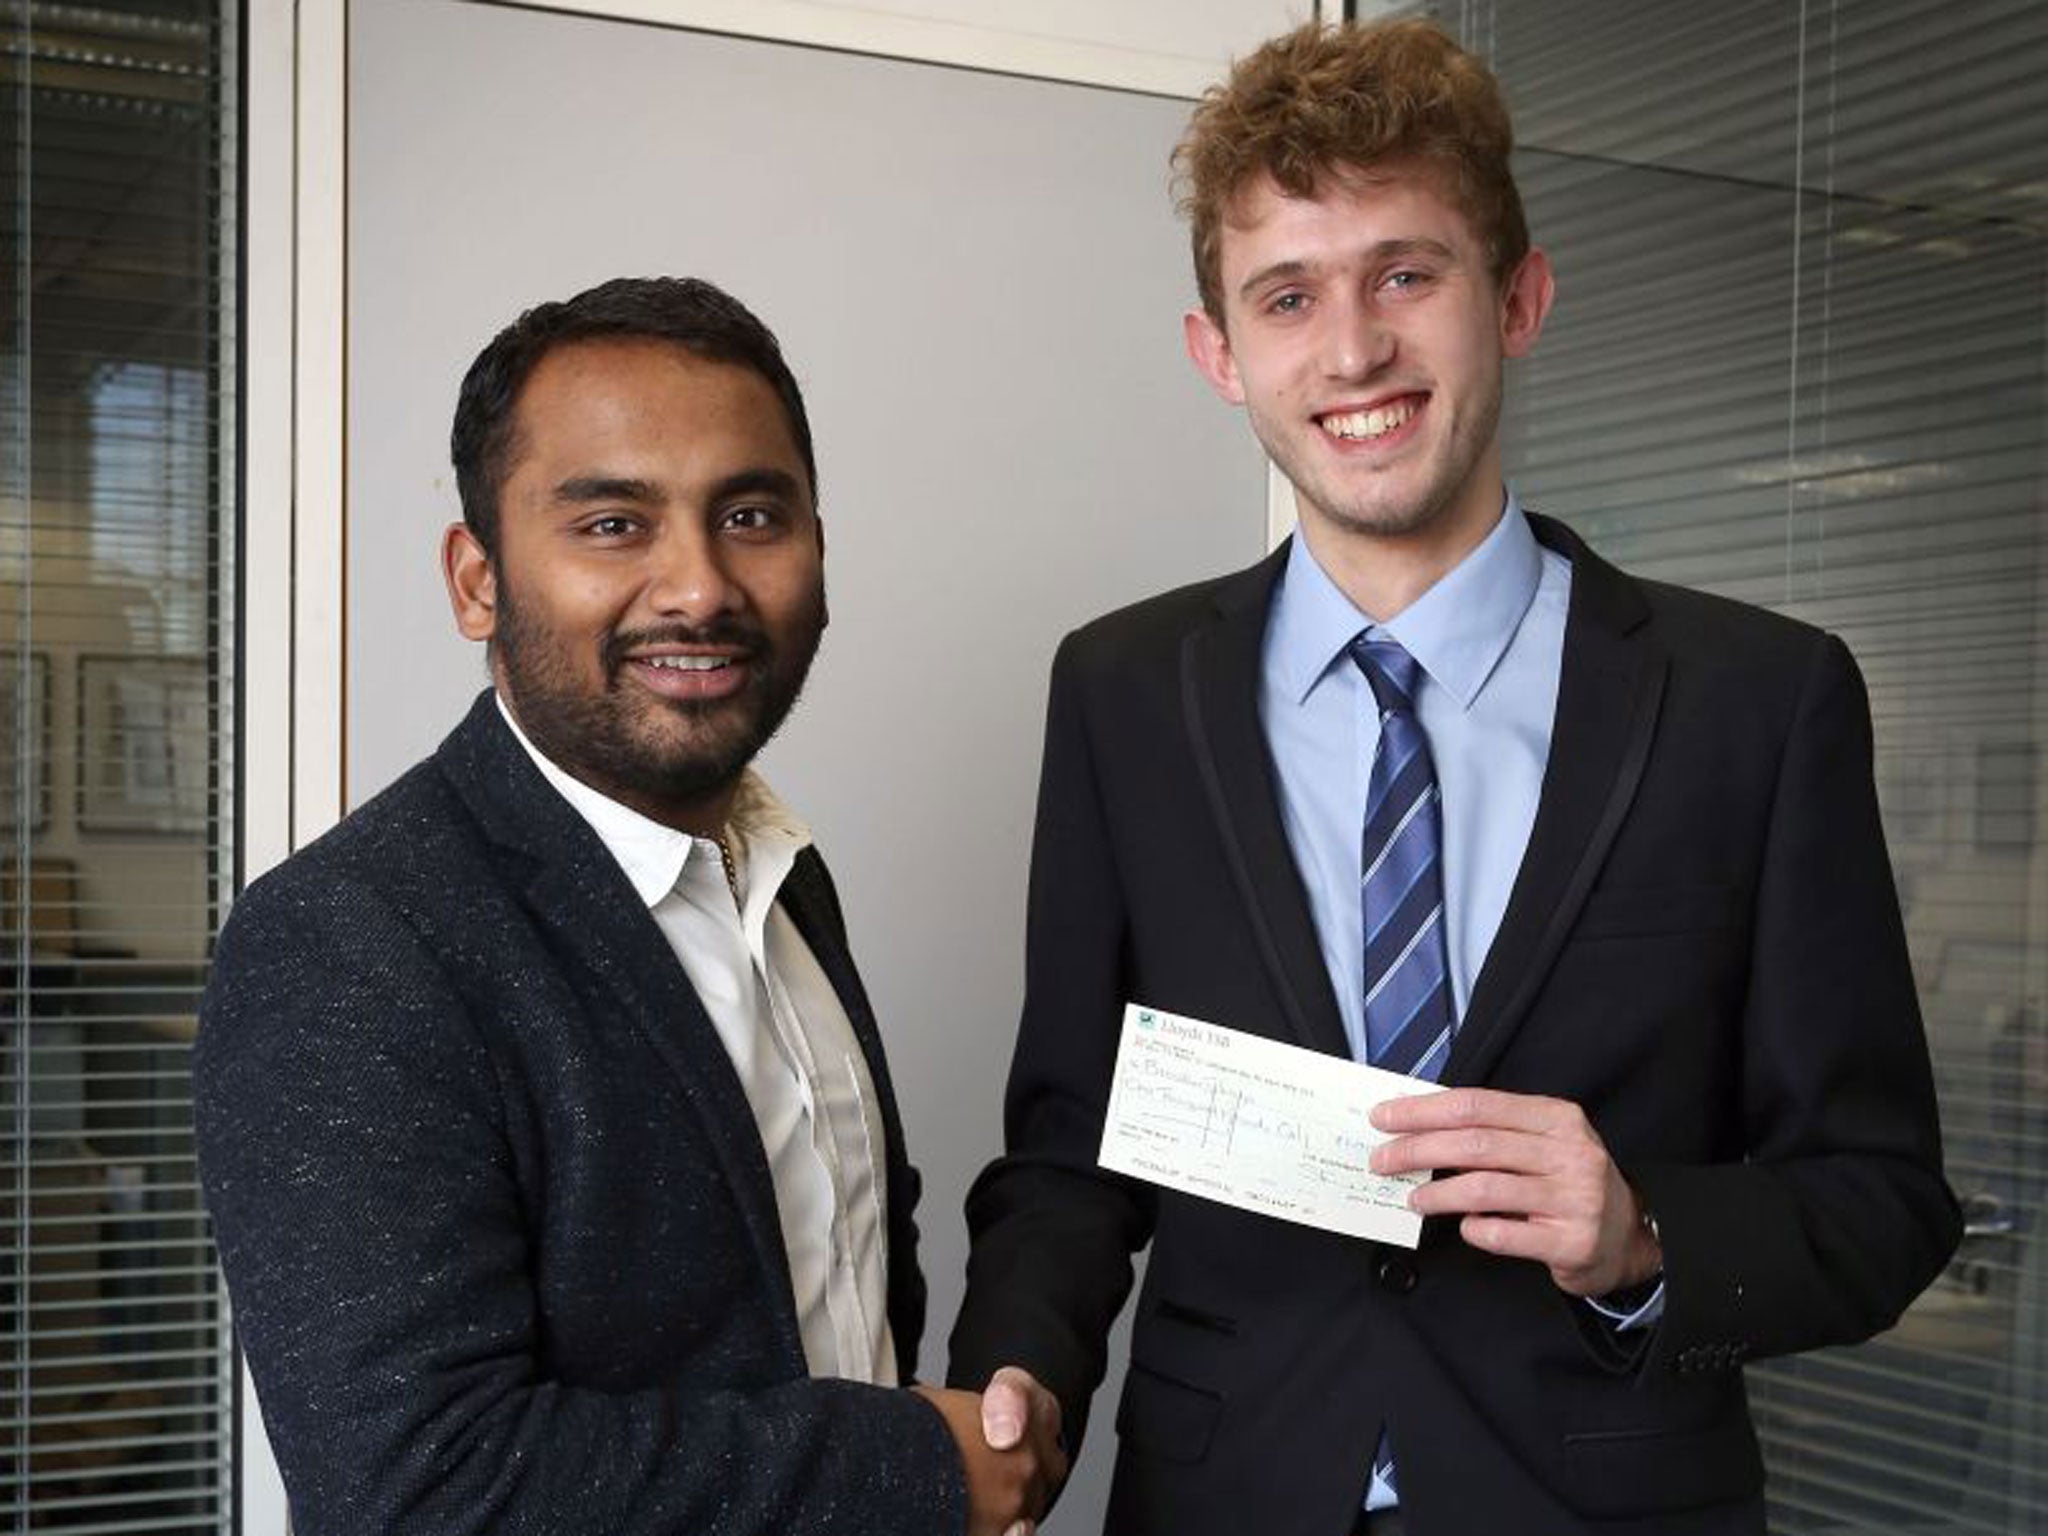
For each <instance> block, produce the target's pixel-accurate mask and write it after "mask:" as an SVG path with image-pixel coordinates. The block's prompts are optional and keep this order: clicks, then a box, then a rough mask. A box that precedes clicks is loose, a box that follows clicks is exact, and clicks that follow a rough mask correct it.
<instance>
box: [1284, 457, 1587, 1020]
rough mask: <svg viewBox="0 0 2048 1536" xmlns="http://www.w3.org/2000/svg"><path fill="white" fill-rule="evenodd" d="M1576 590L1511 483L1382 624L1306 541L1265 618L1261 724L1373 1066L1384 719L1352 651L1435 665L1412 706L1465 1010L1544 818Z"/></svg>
mask: <svg viewBox="0 0 2048 1536" xmlns="http://www.w3.org/2000/svg"><path fill="white" fill-rule="evenodd" d="M1571 589H1572V568H1571V562H1570V561H1569V560H1567V559H1565V557H1564V556H1562V555H1560V554H1557V553H1556V552H1555V551H1553V550H1547V549H1545V548H1543V546H1542V545H1540V544H1538V543H1537V542H1536V535H1535V534H1534V533H1532V532H1531V531H1530V529H1529V522H1528V519H1527V518H1525V517H1524V516H1523V515H1522V509H1521V505H1520V503H1519V502H1517V501H1516V499H1515V497H1514V496H1513V494H1512V493H1510V494H1509V496H1508V498H1507V505H1506V509H1505V511H1504V514H1503V515H1502V517H1501V519H1500V521H1499V522H1498V523H1496V524H1495V525H1494V528H1493V531H1492V532H1491V533H1489V534H1488V535H1487V536H1486V538H1485V540H1484V541H1483V542H1482V543H1481V544H1480V545H1479V547H1478V548H1477V549H1475V550H1473V551H1472V553H1471V554H1469V555H1467V556H1466V557H1465V558H1464V559H1463V560H1462V561H1460V562H1459V564H1458V565H1457V566H1456V567H1455V568H1454V569H1452V570H1451V571H1450V572H1449V574H1447V575H1445V576H1444V577H1443V578H1442V579H1441V580H1439V581H1438V582H1437V584H1436V585H1435V586H1433V587H1431V588H1430V589H1429V590H1428V591H1427V592H1425V593H1423V594H1422V596H1421V597H1419V598H1417V599H1416V600H1415V601H1414V602H1413V603H1411V604H1410V605H1409V606H1408V607H1407V608H1405V609H1403V610H1402V611H1401V613H1399V614H1398V615H1397V616H1395V617H1394V618H1393V619H1392V620H1390V621H1389V622H1387V623H1385V624H1375V623H1373V622H1372V620H1370V619H1368V618H1367V617H1366V616H1365V615H1364V614H1362V613H1360V612H1359V611H1358V609H1356V608H1355V607H1353V606H1352V603H1351V600H1350V599H1349V598H1347V597H1346V596H1345V595H1344V594H1343V593H1342V592H1341V591H1339V590H1338V588H1337V584H1336V583H1335V582H1333V581H1332V580H1331V579H1330V578H1329V576H1328V575H1326V574H1325V573H1324V571H1323V568H1322V567H1321V566H1320V565H1318V564H1316V561H1315V557H1314V556H1313V555H1312V554H1310V553H1309V548H1308V543H1307V541H1306V540H1304V539H1302V538H1300V537H1299V536H1297V537H1296V538H1295V541H1294V547H1293V549H1292V550H1291V551H1290V552H1289V554H1288V559H1287V569H1286V571H1285V572H1284V573H1283V574H1282V576H1281V578H1280V584H1279V587H1278V588H1277V589H1276V590H1275V592H1274V595H1273V602H1272V608H1271V611H1270V614H1269V615H1268V618H1267V622H1266V635H1265V643H1264V656H1263V658H1262V663H1261V673H1260V683H1259V718H1260V720H1261V722H1262V724H1263V725H1264V727H1265V732H1266V742H1267V745H1268V746H1269V747H1270V748H1271V749H1272V754H1273V764H1274V768H1275V769H1276V771H1277V773H1278V777H1279V781H1280V814H1281V820H1282V822H1283V823H1284V824H1285V826H1286V829H1287V843H1288V847H1289V848H1290V849H1292V851H1293V853H1294V863H1295V867H1296V868H1297V869H1298V870H1300V872H1301V879H1302V884H1303V885H1304V886H1305V887H1306V888H1307V891H1308V899H1309V908H1310V910H1311V912H1312V913H1313V914H1314V917H1315V925H1316V937H1317V938H1318V940H1320V942H1321V944H1322V950H1323V963H1324V964H1325V965H1326V966H1327V967H1328V968H1329V972H1330V984H1331V986H1332V987H1333V988H1334V989H1335V991H1336V994H1337V1007H1338V1010H1339V1011H1340V1012H1341V1013H1342V1014H1343V1016H1344V1033H1345V1035H1346V1036H1347V1037H1348V1038H1349V1039H1350V1041H1351V1053H1352V1055H1354V1056H1355V1057H1357V1058H1358V1060H1360V1061H1364V1060H1365V1059H1366V1051H1365V997H1364V966H1365V934H1364V928H1363V921H1364V919H1363V914H1362V912H1361V910H1360V902H1361V893H1360V888H1359V869H1358V855H1359V838H1360V836H1361V834H1362V832H1363V830H1364V827H1365V796H1366V782H1367V780H1368V778H1369V777H1370V775H1371V773H1372V758H1373V751H1374V749H1375V748H1376V747H1378V745H1379V736H1380V723H1379V711H1378V709H1377V708H1376V707H1375V706H1374V704H1373V697H1372V689H1371V687H1370V686H1369V685H1368V684H1367V683H1366V680H1365V675H1364V674H1363V673H1362V672H1360V671H1359V670H1358V668H1357V666H1356V665H1355V664H1354V663H1353V662H1352V660H1351V658H1350V656H1349V654H1347V648H1348V647H1349V646H1350V644H1351V642H1352V640H1353V639H1354V638H1355V637H1356V636H1357V634H1358V632H1359V631H1360V630H1361V629H1364V630H1368V631H1369V632H1371V633H1372V634H1374V635H1375V636H1379V635H1384V636H1389V637H1391V638H1392V639H1394V640H1397V641H1399V642H1400V644H1401V647H1402V649H1404V650H1405V651H1407V652H1408V654H1409V655H1411V656H1413V657H1414V658H1415V660H1416V661H1417V662H1418V663H1419V664H1420V665H1421V668H1422V678H1423V680H1422V681H1421V682H1420V683H1419V684H1418V685H1417V687H1416V696H1415V716H1416V719H1417V720H1418V721H1419V722H1420V724H1421V726H1422V729H1423V732H1424V733H1425V734H1426V735H1427V736H1428V737H1429V750H1430V755H1431V757H1432V758H1433V759H1434V760H1435V763H1436V777H1437V786H1438V789H1439V791H1440V793H1441V795H1442V797H1443V805H1442V825H1443V882H1444V920H1445V927H1444V939H1445V943H1446V945H1447V946H1448V948H1449V953H1450V965H1451V1010H1452V1015H1453V1017H1455V1018H1458V1019H1463V1018H1464V1016H1465V1007H1466V1004H1467V1003H1469V1002H1470V1001H1471V998H1472V983H1473V981H1474V979H1475V978H1477V976H1478V975H1479V968H1480V966H1481V965H1482V964H1484V963H1485V960H1486V951H1487V949H1488V948H1489V947H1490V946H1491V945H1492V943H1493V936H1494V934H1495V933H1496V932H1497V931H1498V930H1499V928H1500V920H1501V915H1502V914H1503V913H1504V912H1506V911H1507V905H1508V893H1509V892H1510V891H1511V890H1513V888H1514V884H1515V875H1516V873H1517V871H1519V870H1520V869H1521V867H1522V854H1523V852H1524V851H1525V850H1526V849H1527V848H1528V846H1529V830H1530V828H1531V827H1533V826H1534V825H1535V824H1536V801H1537V797H1538V796H1539V795H1540V794H1541V793H1542V789H1543V768H1544V764H1545V763H1547V762H1548V761H1549V760H1550V728H1551V723H1552V721H1553V720H1554V719H1555V717H1556V715H1557V685H1558V678H1559V676H1560V674H1561V672H1562V671H1563V666H1564V621H1565V611H1566V609H1567V608H1568V607H1569V605H1570V602H1571Z"/></svg>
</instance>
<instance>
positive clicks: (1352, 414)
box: [1316, 395, 1424, 443]
mask: <svg viewBox="0 0 2048 1536" xmlns="http://www.w3.org/2000/svg"><path fill="white" fill-rule="evenodd" d="M1423 399H1424V397H1423V396H1421V395H1404V396H1402V397H1401V398H1400V399H1399V400H1394V401H1390V402H1389V403H1387V404H1386V405H1379V406H1374V407H1373V408H1372V409H1371V410H1367V411H1331V412H1330V413H1328V414H1327V415H1324V416H1318V417H1317V418H1316V425H1318V426H1319V427H1321V428H1322V429H1323V430H1324V431H1325V432H1327V433H1329V434H1330V436H1332V437H1334V438H1339V439H1341V440H1342V441H1344V442H1347V443H1364V442H1371V441H1372V440H1373V439H1374V438H1379V437H1385V436H1386V435H1387V434H1388V433H1390V432H1393V431H1396V430H1398V429H1399V428H1401V427H1405V426H1407V425H1408V423H1409V422H1411V421H1413V420H1414V419H1415V415H1416V413H1417V412H1418V411H1420V410H1421V409H1422V402H1423Z"/></svg>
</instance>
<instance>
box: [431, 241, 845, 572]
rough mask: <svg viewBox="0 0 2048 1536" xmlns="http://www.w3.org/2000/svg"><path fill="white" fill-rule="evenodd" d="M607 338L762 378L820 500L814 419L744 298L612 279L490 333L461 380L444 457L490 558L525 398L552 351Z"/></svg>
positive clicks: (670, 283)
mask: <svg viewBox="0 0 2048 1536" xmlns="http://www.w3.org/2000/svg"><path fill="white" fill-rule="evenodd" d="M609 336H623V337H645V338H647V339H648V340H651V341H666V342H671V343H673V344H674V345H676V346H678V347H682V348H683V349H685V350H686V351H689V352H691V353H694V354H695V355H696V356H698V357H702V358H708V359H710V360H711V361H713V362H720V363H734V364H737V365H738V366H740V367H742V368H751V369H753V370H754V372H756V373H758V374H759V375H761V377H762V378H764V379H766V380H767V381H768V383H769V385H770V386H771V387H772V388H773V389H774V391H775V393H776V396H777V397H778V398H779V399H780V400H781V401H782V408H783V410H784V412H785V413H786V414H787V415H788V417H789V430H790V435H791V436H793V437H794V438H795V439H796V447H797V452H798V453H799V454H801V455H802V456H803V461H804V474H805V475H806V476H807V477H808V478H809V480H810V489H811V495H812V498H813V499H815V498H816V497H817V494H818V464H817V459H816V456H815V454H814V453H813V452H812V449H811V423H810V418H809V417H808V416H806V415H805V414H804V397H803V391H802V390H800V389H798V388H797V383H796V378H795V376H794V375H792V374H791V373H790V371H789V364H787V363H786V362H784V361H783V360H782V348H781V347H780V346H779V345H778V344H777V342H776V340H775V333H774V332H773V331H771V330H769V329H768V327H767V326H765V325H763V324H762V323H761V322H760V321H759V320H757V319H756V318H754V314H753V312H752V311H751V310H749V309H748V308H747V307H746V305H744V304H742V303H741V302H740V301H739V300H738V299H736V298H734V297H733V296H732V295H731V294H729V293H727V292H725V291H724V290H723V289H721V288H718V287H716V286H715V285H713V284H711V283H707V282H705V281H703V280H702V279H701V278H695V277H615V278H613V279H612V280H611V281H610V282H608V283H600V284H598V286H597V287H595V288H586V289H585V290H584V291H583V292H581V293H579V294H577V295H576V296H575V297H574V298H572V299H563V300H560V301H559V302H554V303H548V304H536V305H534V307H533V308H531V309H529V310H528V311H526V313H525V314H523V315H521V316H520V317H519V318H518V319H517V320H514V321H513V322H512V323H511V324H510V325H508V326H506V327H505V329H503V330H502V331H500V332H498V334H497V335H496V336H493V337H492V338H491V343H490V345H489V346H487V347H485V348H484V349H483V351H481V352H479V353H478V354H477V355H476V361H475V362H473V363H471V364H470V365H469V372H468V373H466V374H464V375H463V378H462V392H461V394H460V396H459V397H458V398H457V400H456V405H455V427H454V430H453V431H452V432H451V433H450V434H449V440H448V451H449V456H450V457H451V458H452V459H454V461H455V486H456V490H457V491H458V492H459V493H460V495H461V497H462V520H463V522H465V523H467V524H468V525H469V530H470V532H471V533H473V534H475V535H476V540H477V542H478V543H479V544H481V545H482V546H483V548H484V553H485V554H486V555H488V556H490V557H492V558H493V559H495V558H496V556H497V548H498V493H499V491H501V490H502V489H503V488H504V484H505V475H506V473H507V471H508V469H509V468H510V463H509V461H510V459H511V457H512V451H513V436H514V427H515V413H516V411H517V407H518V404H519V394H520V391H521V390H523V389H525V387H526V381H527V380H528V379H529V378H530V377H532V375H533V370H534V369H535V368H537V367H538V366H539V365H540V362H541V359H542V358H544V357H546V356H547V355H548V354H549V353H550V352H552V351H554V350H555V349H556V348H558V347H565V346H569V345H571V344H573V343H575V342H579V341H590V340H593V339H595V338H599V337H609Z"/></svg>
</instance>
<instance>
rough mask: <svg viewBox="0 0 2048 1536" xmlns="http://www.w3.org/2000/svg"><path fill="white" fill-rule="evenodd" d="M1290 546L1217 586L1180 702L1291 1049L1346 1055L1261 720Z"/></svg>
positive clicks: (1183, 674) (1196, 637) (1190, 652)
mask: <svg viewBox="0 0 2048 1536" xmlns="http://www.w3.org/2000/svg"><path fill="white" fill-rule="evenodd" d="M1287 549H1288V545H1287V544H1286V543H1283V544H1282V545H1281V546H1280V548H1279V549H1278V550H1276V551H1275V552H1274V553H1273V554H1272V555H1270V556H1268V557H1267V558H1266V559H1264V560H1262V561H1260V562H1259V563H1258V564H1257V565H1255V566H1253V567H1252V568H1251V569H1250V570H1248V571H1243V572H1240V573H1239V574H1238V575H1236V576H1231V577H1226V578H1225V579H1224V580H1223V581H1222V582H1221V583H1220V584H1219V585H1218V587H1217V589H1216V592H1215V604H1216V610H1217V617H1216V619H1215V620H1214V621H1213V622H1211V623H1209V624H1206V625H1204V626H1202V627H1200V628H1197V629H1194V630H1191V631H1190V632H1189V633H1188V635H1187V637H1186V638H1185V639H1184V640H1183V641H1182V642H1181V654H1180V684H1181V705H1182V711H1183V713H1184V715H1185V717H1186V720H1187V728H1188V738H1189V747H1190V750H1191V752H1192V754H1193V758H1194V763H1195V769H1196V772H1197V773H1198V774H1199V775H1200V777H1201V781H1202V788H1203V791H1204V793H1205V795H1206V796H1207V799H1208V802H1209V810H1210V813H1211V814H1212V815H1213V816H1214V818H1215V821H1216V830H1217V832H1218V834H1219V835H1220V836H1221V838H1222V840H1223V851H1224V858H1225V862H1226V863H1227V864H1228V865H1229V867H1230V874H1231V881H1232V884H1233V885H1234V886H1235V887H1236V888H1237V893H1238V896H1239V898H1240V899H1241V900H1242V902H1243V903H1244V908H1245V915H1246V918H1247V920H1248V921H1249V923H1250V926H1251V931H1252V938H1253V941H1254V943H1255V944H1256V945H1257V946H1258V951H1259V957H1260V958H1261V960H1263V961H1264V962H1265V967H1266V971H1267V974H1268V975H1269V976H1270V977H1271V979H1272V982H1273V988H1274V991H1275V992H1276V993H1277V994H1278V996H1279V999H1280V1006H1281V1010H1282V1012H1283V1013H1284V1014H1285V1015H1286V1018H1287V1023H1288V1027H1289V1029H1290V1031H1291V1032H1292V1034H1293V1035H1294V1040H1295V1043H1296V1044H1298V1045H1305V1046H1308V1047H1309V1048H1310V1049H1312V1050H1318V1051H1323V1052H1326V1053H1327V1054H1330V1055H1333V1056H1347V1057H1348V1056H1349V1055H1350V1054H1351V1047H1350V1044H1349V1042H1348V1041H1347V1040H1346V1039H1345V1036H1344V1019H1343V1015H1342V1014H1340V1013H1339V1012H1338V1011H1337V999H1336V998H1335V996H1334V995H1332V993H1331V991H1330V977H1329V973H1328V971H1327V970H1325V968H1324V966H1323V952H1322V947H1321V946H1320V945H1319V944H1318V943H1317V941H1316V932H1315V920H1314V918H1313V917H1312V916H1311V914H1310V912H1309V905H1308V897H1307V895H1306V893H1304V891H1303V890H1302V886H1301V875H1300V873H1299V871H1297V870H1296V869H1295V866H1294V854H1293V851H1292V850H1291V849H1290V848H1289V847H1288V845H1287V829H1286V827H1285V826H1284V825H1283V824H1282V823H1281V820H1280V796H1279V790H1278V787H1277V786H1276V784H1275V783H1274V779H1273V765H1272V759H1271V755H1270V754H1269V752H1268V751H1267V748H1266V733H1265V730H1264V728H1263V727H1262V726H1261V725H1260V723H1259V648H1260V644H1261V642H1262V640H1263V638H1264V635H1265V632H1266V609H1267V605H1268V604H1269V602H1270V601H1271V599H1272V593H1273V584H1274V582H1275V581H1277V580H1278V579H1279V576H1280V572H1281V571H1282V570H1284V569H1285V568H1286V563H1287Z"/></svg>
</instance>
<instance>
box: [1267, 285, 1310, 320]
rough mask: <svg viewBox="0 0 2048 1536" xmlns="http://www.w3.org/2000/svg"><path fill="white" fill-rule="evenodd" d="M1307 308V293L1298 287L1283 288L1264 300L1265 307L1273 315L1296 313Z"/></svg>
mask: <svg viewBox="0 0 2048 1536" xmlns="http://www.w3.org/2000/svg"><path fill="white" fill-rule="evenodd" d="M1307 308H1308V295H1307V294H1305V293H1302V292H1300V291H1299V290H1298V289H1293V288H1289V289H1285V290H1283V291H1282V292H1280V293H1276V294H1274V295H1273V297H1272V298H1270V299H1268V300H1267V301H1266V309H1267V311H1268V312H1269V313H1271V314H1275V315H1298V314H1300V313H1301V312H1302V311H1303V310H1304V309H1307Z"/></svg>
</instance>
